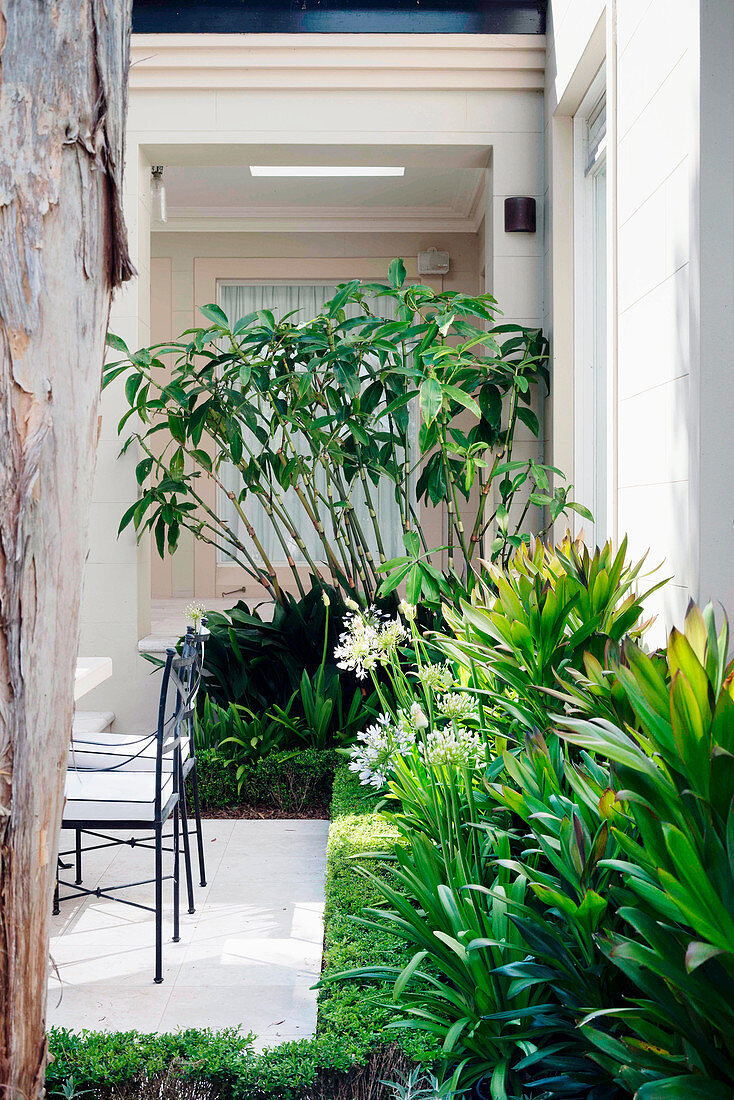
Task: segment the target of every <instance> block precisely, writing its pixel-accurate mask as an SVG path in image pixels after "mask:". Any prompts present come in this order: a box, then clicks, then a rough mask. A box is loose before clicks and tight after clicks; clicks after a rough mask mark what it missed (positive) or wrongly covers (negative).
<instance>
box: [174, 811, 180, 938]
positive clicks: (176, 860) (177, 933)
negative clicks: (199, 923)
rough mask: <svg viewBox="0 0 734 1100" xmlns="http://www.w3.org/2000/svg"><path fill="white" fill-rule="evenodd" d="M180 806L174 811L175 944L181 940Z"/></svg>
mask: <svg viewBox="0 0 734 1100" xmlns="http://www.w3.org/2000/svg"><path fill="white" fill-rule="evenodd" d="M178 824H179V822H178V806H176V807H175V808H174V811H173V942H174V943H178V942H179V940H180V939H181V929H180V918H179V912H180V909H179V907H180V898H179V871H180V865H181V860H180V853H179V843H178Z"/></svg>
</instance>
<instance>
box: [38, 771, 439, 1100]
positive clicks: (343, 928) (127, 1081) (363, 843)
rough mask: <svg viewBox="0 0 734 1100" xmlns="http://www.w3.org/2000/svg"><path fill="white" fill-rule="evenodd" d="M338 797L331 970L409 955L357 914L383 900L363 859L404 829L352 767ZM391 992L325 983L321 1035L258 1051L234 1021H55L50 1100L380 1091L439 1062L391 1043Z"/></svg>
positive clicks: (317, 1096) (409, 1038) (328, 944)
mask: <svg viewBox="0 0 734 1100" xmlns="http://www.w3.org/2000/svg"><path fill="white" fill-rule="evenodd" d="M331 805H332V824H331V827H330V829H329V844H328V856H327V877H326V909H325V925H326V931H325V953H324V968H323V971H324V974H325V975H327V976H328V975H329V974H332V973H335V972H336V971H339V970H342V969H344V968H345V967H352V966H361V965H366V964H367V963H370V964H372V963H375V962H377V961H378V960H382V959H384V960H385V961H386V962H390V963H394V962H395V960H396V958H398V957H400V951H399V949H398V948H397V946H396V943H395V941H394V940H392V939H391V938H387V937H385V936H382V935H380V934H378V933H377V932H375V931H373V930H371V929H368V928H364V927H363V926H361V925H359V924H356V923H355V922H354V921H353V920H351V919H350V918H351V917H353V916H355V915H357V914H358V913H359V912H360V911H361V909H362V908H363V907H364V906H365V905H371V904H374V903H375V902H376V901H377V891H376V890H375V887H374V885H373V884H371V883H370V882H369V880H368V879H365V878H364V877H362V876H361V875H360V874H359V873H358V870H357V864H356V863H355V860H354V857H355V856H356V855H359V854H362V853H365V852H375V851H382V852H389V851H390V849H391V848H392V847H393V845H394V843H395V834H394V833H393V832H392V831H391V829H390V827H389V826H388V824H387V822H386V821H385V819H384V818H383V817H381V816H380V815H379V814H377V813H375V799H374V797H373V796H371V795H370V794H369V793H368V792H366V791H365V790H364V789H363V788H360V786H359V783H358V781H357V779H356V777H355V776H353V775H352V774H351V773H350V772H349V771H348V769H347V767H346V765H343V764H342V765H340V766H339V767H338V768H337V771H336V774H335V777H334V785H333V795H332V803H331ZM373 870H374V871H375V872H376V873H379V874H389V868H386V867H385V866H384V865H380V864H379V863H378V862H375V864H374V866H373ZM387 1000H389V990H387V989H384V990H380V989H375V987H374V986H369V987H360V986H358V985H356V984H352V985H346V984H342V983H339V984H337V985H333V986H326V987H325V988H323V989H322V990H321V993H320V996H319V1014H318V1026H317V1033H316V1036H315V1038H313V1039H303V1040H301V1041H300V1042H291V1043H283V1044H282V1045H280V1046H277V1047H273V1048H272V1049H269V1050H265V1051H263V1052H262V1053H254V1052H253V1051H252V1050H251V1049H250V1048H249V1046H248V1038H249V1037H248V1036H247V1035H245V1034H243V1033H242V1032H241V1031H238V1030H237V1029H233V1030H231V1031H222V1032H212V1031H207V1030H189V1031H185V1032H180V1033H177V1034H174V1035H141V1034H139V1033H137V1032H118V1033H111V1034H106V1033H102V1032H81V1033H77V1032H71V1031H68V1030H66V1029H61V1028H53V1029H52V1030H51V1032H50V1033H49V1051H50V1054H51V1057H52V1060H51V1061H50V1063H49V1066H48V1070H47V1075H46V1088H47V1092H48V1095H49V1097H62V1096H64V1092H63V1089H64V1086H65V1085H67V1083H68V1082H69V1081H70V1080H73V1086H74V1089H75V1090H76V1093H75V1095H79V1096H84V1097H87V1098H89V1097H99V1098H107V1097H111V1096H113V1095H114V1097H115V1100H133V1097H139V1096H141V1095H143V1085H144V1084H145V1083H149V1082H150V1081H151V1080H153V1081H156V1082H157V1081H161V1080H163V1079H165V1080H166V1083H167V1085H168V1090H167V1091H166V1096H169V1095H170V1096H181V1097H182V1098H183V1097H187V1096H192V1097H193V1096H197V1097H198V1096H200V1095H201V1092H200V1091H197V1090H198V1088H199V1086H200V1085H202V1084H204V1085H206V1086H210V1091H207V1092H206V1095H207V1096H210V1095H211V1097H217V1098H221V1100H322V1098H324V1100H325V1098H327V1097H328V1098H333V1100H340V1098H344V1100H352V1098H354V1100H358V1098H359V1097H367V1096H373V1095H374V1090H375V1088H376V1087H377V1086H376V1082H377V1081H378V1080H379V1079H384V1078H385V1077H389V1076H390V1075H391V1074H392V1073H393V1072H398V1071H400V1070H404V1069H405V1067H406V1066H407V1065H408V1064H409V1061H415V1060H420V1061H429V1060H431V1051H430V1049H429V1047H428V1045H427V1044H426V1042H425V1041H424V1040H422V1039H420V1038H418V1037H416V1036H414V1035H413V1033H411V1032H404V1033H403V1032H401V1033H399V1034H400V1039H399V1042H398V1043H391V1044H387V1043H386V1038H387V1037H386V1036H385V1034H384V1033H383V1028H384V1025H385V1023H387V1022H388V1020H389V1018H390V1014H391V1013H390V1009H389V1007H386V1006H385V1003H384V1002H385V1001H387ZM396 1034H398V1033H396ZM172 1078H174V1087H173V1091H171V1088H170V1086H171V1079H172ZM156 1087H157V1086H156ZM145 1095H146V1096H147V1095H148V1093H147V1092H145ZM151 1095H153V1093H151ZM155 1095H156V1096H157V1095H159V1093H158V1092H155Z"/></svg>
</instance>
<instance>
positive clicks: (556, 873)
mask: <svg viewBox="0 0 734 1100" xmlns="http://www.w3.org/2000/svg"><path fill="white" fill-rule="evenodd" d="M487 791H488V797H487V798H486V799H485V804H484V807H483V818H485V817H486V819H488V820H492V821H493V825H492V828H496V827H497V808H498V807H501V808H503V809H504V810H505V811H507V828H508V829H509V830H511V831H512V830H514V835H515V843H514V844H513V858H512V859H509V860H507V859H501V860H500V862H501V865H502V866H503V867H505V868H506V869H507V870H509V871H514V872H515V873H516V874H517V875H518V876H519V877H521V878H522V879H523V880H525V881H526V882H527V884H528V897H529V899H530V900H529V902H528V903H527V904H525V905H523V906H522V907H518V908H517V909H516V910H515V911H514V912H513V913H512V914H511V919H512V920H513V921H514V923H515V924H516V926H517V928H518V930H519V931H520V933H521V936H522V940H523V942H524V943H525V945H526V955H525V957H524V958H522V959H517V960H516V959H513V960H511V961H510V962H508V963H507V964H506V965H505V966H504V967H503V968H502V972H503V973H505V974H506V975H507V976H508V977H512V978H514V979H515V980H516V982H517V983H518V986H522V985H527V987H528V988H534V989H537V990H539V991H543V992H544V996H545V998H546V999H548V1000H549V1001H551V1002H553V1003H554V1004H555V1016H554V1024H555V1030H554V1033H553V1034H552V1035H551V1036H550V1039H549V1040H548V1041H547V1042H546V1043H545V1045H544V1047H541V1051H542V1059H539V1062H540V1064H539V1072H536V1073H535V1074H534V1075H531V1082H532V1087H533V1089H536V1090H539V1091H543V1090H545V1091H546V1092H547V1095H549V1096H553V1097H573V1098H574V1100H578V1098H580V1097H583V1098H584V1100H613V1098H616V1097H620V1098H621V1096H622V1095H625V1094H624V1093H622V1092H621V1090H620V1087H619V1086H618V1084H617V1083H616V1082H615V1080H614V1077H615V1072H614V1071H615V1069H616V1066H614V1065H612V1066H611V1067H610V1065H609V1060H608V1059H607V1058H606V1057H604V1056H603V1055H601V1054H600V1053H599V1051H598V1049H597V1048H596V1047H595V1044H594V1043H592V1042H591V1040H590V1039H589V1037H588V1036H587V1035H586V1034H585V1033H584V1032H583V1031H582V1030H580V1029H579V1027H578V1025H579V1023H580V1022H581V1020H582V1019H583V1018H584V1017H585V1016H587V1015H588V1014H589V1013H590V1012H592V1011H595V1010H599V1009H605V1008H606V1007H608V1005H610V1004H613V1003H615V1002H616V1001H618V1000H621V999H622V997H623V996H624V995H625V994H626V993H628V992H629V991H630V989H631V984H630V983H629V982H628V981H627V979H626V978H625V977H624V975H623V974H622V973H621V972H620V971H619V970H618V969H617V968H616V967H615V966H614V965H613V964H612V963H611V962H610V961H609V960H608V959H607V958H606V957H605V956H604V955H603V954H602V953H601V952H600V951H599V948H598V946H597V943H596V936H597V934H598V932H599V930H600V929H602V928H603V929H605V930H607V931H609V930H611V929H614V928H616V927H619V926H620V925H621V920H620V918H618V916H617V915H616V912H615V906H614V904H613V902H614V900H615V896H616V894H617V893H618V880H619V873H618V872H617V871H616V870H614V868H613V867H611V866H610V865H609V860H610V859H611V858H612V857H614V856H616V855H617V854H618V845H617V842H616V840H615V839H614V838H613V836H612V835H611V833H610V825H611V824H612V823H613V822H619V824H620V825H621V826H624V824H625V818H624V816H623V815H622V814H621V812H620V811H619V810H618V809H617V805H616V798H615V795H614V792H613V791H612V790H611V789H610V787H609V774H608V772H607V771H606V770H605V769H604V768H602V767H601V766H599V765H598V764H597V763H596V762H595V761H594V760H593V759H591V758H590V757H589V756H588V754H582V756H581V758H580V759H579V760H578V761H577V762H575V763H573V764H572V763H571V762H570V761H569V760H568V759H567V757H566V754H565V752H564V746H563V744H562V742H560V741H559V739H558V738H557V737H555V736H554V735H553V734H551V735H549V737H548V739H546V738H544V737H543V736H542V735H541V734H538V733H536V734H532V735H531V734H528V735H527V736H526V738H525V743H524V745H523V747H522V749H521V750H519V751H516V752H514V753H513V752H510V751H509V750H506V751H505V753H504V769H503V770H502V772H501V773H500V774H499V775H498V776H497V777H496V779H495V781H494V782H491V783H488V785H487ZM477 801H479V799H478V798H477ZM518 822H521V823H522V825H523V831H519V830H518V829H517V825H518ZM607 1027H609V1024H608V1023H607ZM528 1084H529V1082H528ZM532 1094H533V1095H534V1093H532Z"/></svg>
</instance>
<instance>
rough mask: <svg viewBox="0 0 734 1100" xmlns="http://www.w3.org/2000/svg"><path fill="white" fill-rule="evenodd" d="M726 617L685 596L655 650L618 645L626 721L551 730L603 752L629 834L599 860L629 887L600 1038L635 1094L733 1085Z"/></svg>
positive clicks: (731, 699) (732, 827)
mask: <svg viewBox="0 0 734 1100" xmlns="http://www.w3.org/2000/svg"><path fill="white" fill-rule="evenodd" d="M728 648H729V628H728V624H727V623H726V622H725V623H724V626H723V628H722V629H721V630H720V631H718V632H717V629H716V624H715V617H714V612H713V609H712V608H711V607H710V606H709V607H706V608H705V609H704V610H703V611H701V610H699V608H697V607H696V606H695V605H693V604H691V605H690V606H689V610H688V613H687V615H686V619H685V624H684V628H683V631H682V632H681V631H678V630H673V631H672V632H671V634H670V637H669V640H668V645H667V650H666V652H665V662H664V665H663V666H662V668H661V664H660V661H655V660H653V659H652V658H651V657H650V656H648V655H647V654H645V653H643V652H642V650H640V649H639V648H638V647H637V646H635V645H634V644H632V643H628V644H626V645H625V647H624V658H625V664H624V665H621V666H620V667H619V669H618V670H617V677H618V681H619V684H620V685H621V687H622V689H623V691H624V693H625V695H626V697H627V700H628V702H629V705H630V707H631V708H632V710H633V711H634V716H635V721H634V724H633V725H631V726H628V727H627V728H626V729H623V728H621V727H620V726H619V725H616V724H614V723H612V722H609V721H605V720H602V719H596V720H581V719H570V718H564V719H562V720H559V727H560V733H561V736H562V737H564V738H566V739H567V740H568V741H570V742H572V743H573V744H575V745H577V746H582V747H583V748H584V749H585V750H587V751H588V752H590V753H594V754H596V755H597V756H598V757H602V758H606V759H608V760H610V761H611V762H612V766H613V774H614V780H615V786H616V789H617V797H618V798H620V799H623V800H624V801H625V803H626V805H627V806H628V813H629V816H630V818H631V820H632V821H633V822H634V825H635V827H636V833H634V834H631V833H630V832H629V830H622V829H617V828H616V827H614V826H613V827H612V833H613V835H614V837H615V839H616V840H617V842H618V844H619V847H620V849H621V853H620V857H619V858H617V859H615V860H613V861H612V862H611V863H610V866H611V867H613V868H614V869H615V870H617V871H618V872H619V873H620V874H621V875H622V877H623V879H624V883H625V887H626V889H627V890H628V892H629V900H628V902H627V904H625V905H624V906H623V907H622V908H620V911H619V914H620V916H621V917H622V918H623V919H624V921H625V922H626V928H625V931H624V933H621V932H617V933H614V934H612V935H608V936H606V937H605V938H604V939H602V940H601V945H602V949H603V950H604V952H605V954H606V955H607V957H608V958H609V959H610V960H611V961H612V962H613V963H615V965H617V966H618V967H619V968H620V969H621V970H622V971H623V972H624V973H625V974H626V975H627V977H628V978H629V979H630V980H631V981H632V982H633V983H634V985H635V986H636V987H637V992H636V995H635V996H634V997H633V998H631V999H630V1001H628V1002H627V1004H626V1005H619V1006H611V1007H610V1009H609V1012H610V1013H611V1014H613V1015H615V1016H617V1017H618V1018H619V1019H620V1021H621V1022H622V1023H623V1024H624V1025H625V1034H624V1036H623V1039H622V1040H619V1039H615V1040H614V1043H612V1042H611V1041H610V1040H609V1039H608V1037H605V1036H603V1035H600V1034H599V1033H598V1032H597V1031H596V1027H597V1026H598V1018H599V1014H593V1015H591V1016H590V1017H589V1018H588V1020H587V1028H588V1031H589V1033H590V1035H591V1036H592V1037H593V1039H594V1040H595V1041H597V1042H598V1043H599V1046H600V1048H601V1049H602V1050H603V1051H604V1052H605V1053H606V1054H607V1055H609V1056H610V1057H612V1058H615V1059H616V1060H617V1061H618V1064H619V1078H620V1080H622V1081H623V1082H624V1083H625V1084H626V1085H627V1086H628V1087H630V1088H631V1089H637V1090H638V1091H637V1096H638V1097H639V1098H640V1100H668V1098H673V1100H687V1098H688V1097H699V1096H700V1097H704V1096H705V1097H710V1098H712V1100H718V1098H722V1100H723V1098H724V1097H727V1098H730V1097H731V1096H732V1095H733V1093H734V665H733V664H732V663H730V662H728V656H727V654H728Z"/></svg>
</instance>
